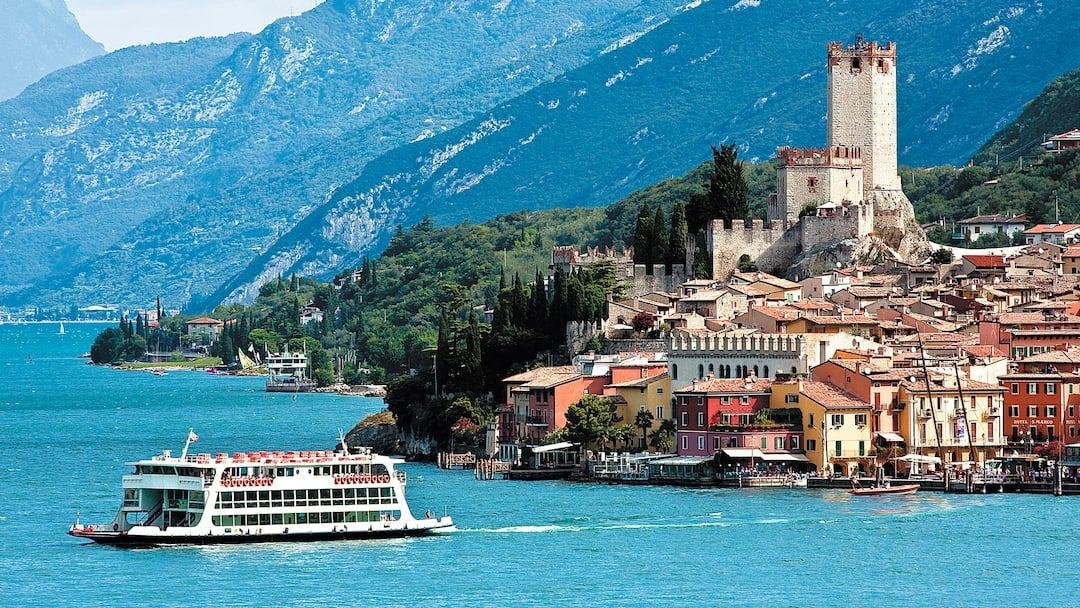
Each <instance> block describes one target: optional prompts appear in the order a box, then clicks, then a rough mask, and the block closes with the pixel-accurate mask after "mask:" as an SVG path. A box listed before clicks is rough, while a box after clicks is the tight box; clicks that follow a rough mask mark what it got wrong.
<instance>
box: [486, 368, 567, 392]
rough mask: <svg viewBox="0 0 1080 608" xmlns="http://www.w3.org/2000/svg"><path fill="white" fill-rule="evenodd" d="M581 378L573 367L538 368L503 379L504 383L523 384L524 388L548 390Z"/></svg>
mask: <svg viewBox="0 0 1080 608" xmlns="http://www.w3.org/2000/svg"><path fill="white" fill-rule="evenodd" d="M580 377H581V372H579V371H578V369H577V368H576V367H574V366H573V365H561V366H558V367H538V368H536V369H532V370H529V371H527V372H522V373H520V374H514V375H513V376H510V377H508V378H503V382H513V383H521V385H522V387H523V388H548V387H552V386H557V385H559V384H562V383H564V382H569V381H570V380H576V379H577V378H580Z"/></svg>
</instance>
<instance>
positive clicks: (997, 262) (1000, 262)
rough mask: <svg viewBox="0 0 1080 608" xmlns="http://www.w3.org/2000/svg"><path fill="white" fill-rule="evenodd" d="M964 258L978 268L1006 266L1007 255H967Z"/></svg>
mask: <svg viewBox="0 0 1080 608" xmlns="http://www.w3.org/2000/svg"><path fill="white" fill-rule="evenodd" d="M963 258H964V260H966V261H967V262H968V263H970V264H971V265H972V266H974V267H976V268H1005V256H1001V255H965V256H963Z"/></svg>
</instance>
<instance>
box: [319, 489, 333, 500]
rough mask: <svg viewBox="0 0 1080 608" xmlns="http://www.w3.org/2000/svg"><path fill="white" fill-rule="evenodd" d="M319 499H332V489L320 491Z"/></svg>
mask: <svg viewBox="0 0 1080 608" xmlns="http://www.w3.org/2000/svg"><path fill="white" fill-rule="evenodd" d="M319 498H330V489H329V488H326V489H322V490H319Z"/></svg>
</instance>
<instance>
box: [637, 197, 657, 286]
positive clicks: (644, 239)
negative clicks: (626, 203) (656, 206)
mask: <svg viewBox="0 0 1080 608" xmlns="http://www.w3.org/2000/svg"><path fill="white" fill-rule="evenodd" d="M653 222H654V218H653V212H652V207H650V206H649V203H647V202H646V203H645V204H644V205H642V206H641V209H640V210H638V217H637V224H636V225H635V226H634V263H635V264H645V268H646V272H651V268H652V263H653V252H654V250H655V248H656V247H655V246H656V227H655V225H654V224H653Z"/></svg>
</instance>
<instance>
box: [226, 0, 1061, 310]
mask: <svg viewBox="0 0 1080 608" xmlns="http://www.w3.org/2000/svg"><path fill="white" fill-rule="evenodd" d="M790 15H798V19H789V18H786V17H785V16H790ZM1077 18H1080V5H1077V4H1070V3H1055V4H1050V3H1042V2H1031V3H1029V4H1026V5H1025V4H1018V3H1016V2H994V1H991V2H983V1H979V2H968V1H959V0H957V1H948V2H945V1H922V2H875V3H865V2H858V1H851V2H844V1H840V0H837V1H833V2H828V3H812V4H810V3H803V2H795V1H789V2H785V1H782V0H772V1H764V2H761V3H750V2H740V3H738V4H736V5H724V4H719V3H716V2H713V3H709V4H707V5H703V6H701V7H700V8H699V9H698V10H696V11H693V12H688V13H684V14H682V15H679V16H676V17H675V18H673V19H672V20H671V21H670V22H668V23H666V24H664V25H663V26H661V27H658V28H656V29H655V30H653V31H652V32H649V33H648V34H646V35H644V36H642V37H641V38H640V39H638V40H636V41H635V42H634V43H633V44H630V45H627V46H625V47H623V48H621V49H618V50H617V51H615V52H612V53H610V54H607V55H605V56H603V57H600V58H598V59H596V60H594V61H592V62H590V63H589V64H587V65H585V66H583V67H582V68H579V69H577V70H574V71H571V72H569V73H567V74H565V75H564V76H563V77H561V78H559V79H557V80H556V81H555V82H553V83H549V84H545V85H541V86H540V87H537V88H536V89H534V90H532V91H530V92H529V93H526V94H525V95H523V96H521V97H519V98H516V99H514V100H512V101H510V102H507V103H506V104H503V105H500V106H499V107H496V108H494V109H492V110H491V111H489V112H486V113H484V114H483V115H482V116H480V117H478V118H477V119H475V120H473V121H472V122H470V123H468V124H466V125H463V126H461V127H459V128H458V129H455V130H453V131H451V132H448V133H446V134H444V135H441V136H439V137H438V138H434V139H432V140H427V141H424V142H420V143H417V144H414V145H412V146H409V147H406V148H403V149H399V150H395V151H393V152H391V153H389V154H387V155H385V156H383V157H381V158H379V159H377V160H375V161H373V162H371V163H369V164H368V165H367V166H366V167H365V169H364V172H363V173H362V174H361V175H360V177H359V178H358V179H357V180H355V181H353V182H352V183H349V184H346V185H344V186H343V187H341V188H340V189H339V190H338V191H337V192H336V193H335V195H334V196H333V198H332V199H331V200H330V201H329V203H328V204H326V205H324V206H322V207H321V208H319V209H318V210H317V211H316V212H315V213H313V214H312V215H310V216H309V217H307V218H305V219H304V220H303V221H302V222H300V223H299V224H298V225H297V226H296V227H295V228H294V229H293V230H292V231H291V232H290V233H289V234H286V235H285V236H284V237H282V238H280V239H279V240H278V242H277V244H275V246H274V247H273V248H271V249H270V250H268V251H267V252H266V253H264V254H263V255H262V256H260V257H259V258H258V259H256V260H255V261H254V262H253V263H252V264H251V265H250V266H249V268H248V269H247V270H246V271H245V272H244V273H241V274H240V275H238V276H237V277H236V278H234V280H233V281H231V282H230V283H228V284H226V285H225V286H224V287H223V288H222V289H220V290H218V291H217V292H216V293H215V294H214V295H213V296H212V297H211V298H210V300H211V301H213V300H218V299H228V298H245V297H247V296H248V294H249V293H250V291H251V289H252V288H253V287H254V286H256V285H257V284H258V282H259V281H260V280H261V278H262V277H265V276H267V275H268V274H276V273H288V272H293V271H296V272H301V273H304V274H315V275H325V274H327V273H328V272H330V271H331V270H332V269H334V268H337V267H339V266H340V265H342V264H343V263H346V264H347V263H351V262H353V261H355V260H356V256H358V255H359V254H361V253H363V252H364V251H365V250H367V249H368V248H369V247H370V243H371V242H372V241H375V242H379V239H385V238H386V235H387V232H388V231H387V230H386V229H385V226H387V225H392V224H393V223H404V224H409V223H412V222H415V221H416V219H417V218H419V217H421V216H423V215H430V216H432V217H433V218H434V219H435V220H436V221H438V222H441V223H452V222H456V221H460V220H463V219H472V220H477V219H482V218H484V217H488V216H490V215H493V214H497V213H501V212H506V211H510V210H514V209H539V208H547V207H556V206H573V205H581V204H591V205H598V204H606V203H608V202H611V201H613V200H617V199H618V198H620V197H622V196H624V195H625V194H627V193H628V192H630V191H632V190H634V189H635V188H639V187H641V186H644V185H646V184H649V183H653V182H656V181H659V180H661V179H664V178H666V177H669V176H671V175H673V174H681V173H683V172H685V171H686V170H687V169H689V168H690V167H693V166H695V165H696V164H698V163H699V162H700V161H701V159H702V157H703V156H704V155H705V153H706V152H707V146H708V145H709V144H711V143H715V142H732V143H737V144H739V145H740V146H741V147H742V149H743V153H744V155H745V156H748V157H751V158H754V157H757V158H762V157H767V156H769V155H771V153H772V152H773V150H774V149H775V148H776V147H777V146H779V145H789V144H794V145H821V144H822V143H823V142H824V140H825V135H824V123H825V113H826V108H825V101H826V100H825V97H826V95H825V80H826V75H825V70H824V68H825V44H826V42H827V41H829V40H831V39H835V38H844V37H845V35H846V34H849V36H848V37H849V38H850V37H853V36H854V33H856V32H862V33H863V34H865V35H866V36H867V37H868V38H871V39H875V38H876V39H880V40H895V41H896V42H897V44H898V49H899V50H898V53H899V61H898V72H899V73H898V104H899V108H900V109H899V129H900V136H899V139H900V147H901V150H900V152H901V154H900V156H901V160H902V161H903V162H906V163H908V164H913V165H929V164H938V163H962V162H964V161H966V159H967V158H968V157H969V156H970V155H971V154H972V153H973V152H974V151H975V150H976V149H977V148H978V146H979V145H980V144H981V143H983V141H984V140H985V139H986V138H988V137H989V136H990V135H991V134H993V133H994V132H995V131H996V130H997V129H999V128H1000V127H1002V126H1003V125H1005V124H1006V123H1008V122H1009V121H1010V120H1011V119H1012V118H1013V117H1015V115H1016V114H1017V112H1018V111H1019V110H1020V108H1021V106H1022V105H1023V103H1025V102H1026V101H1027V100H1028V99H1030V98H1031V97H1033V96H1034V95H1035V94H1036V93H1038V91H1039V90H1040V89H1041V88H1042V87H1043V86H1044V85H1045V83H1046V82H1048V81H1049V80H1051V79H1053V78H1054V77H1055V76H1057V75H1058V74H1059V73H1060V72H1061V71H1062V70H1063V68H1065V67H1071V66H1076V65H1080V49H1078V48H1076V47H1075V46H1074V45H1073V44H1072V43H1071V42H1070V38H1071V34H1070V31H1071V30H1072V27H1071V26H1070V25H1069V24H1070V23H1075V19H1077Z"/></svg>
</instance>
